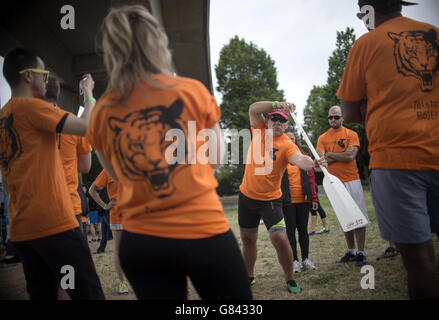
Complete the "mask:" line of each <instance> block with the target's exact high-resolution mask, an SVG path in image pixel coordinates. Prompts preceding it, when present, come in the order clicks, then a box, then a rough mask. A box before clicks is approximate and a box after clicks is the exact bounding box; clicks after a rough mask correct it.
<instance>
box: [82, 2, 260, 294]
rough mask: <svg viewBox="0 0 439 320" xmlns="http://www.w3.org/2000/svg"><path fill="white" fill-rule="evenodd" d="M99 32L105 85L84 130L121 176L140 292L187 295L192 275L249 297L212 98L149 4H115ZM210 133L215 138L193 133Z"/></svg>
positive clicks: (201, 284)
mask: <svg viewBox="0 0 439 320" xmlns="http://www.w3.org/2000/svg"><path fill="white" fill-rule="evenodd" d="M101 33H102V43H101V50H102V52H103V59H104V64H105V68H106V70H107V73H108V78H109V79H108V87H107V91H106V93H105V95H104V96H103V97H102V98H101V99H99V101H98V102H97V104H96V107H95V109H94V111H93V114H92V116H91V120H90V126H89V129H88V131H87V138H88V139H89V141H90V142H91V143H92V145H93V147H94V148H95V150H96V151H97V153H98V157H99V159H100V161H101V163H102V165H103V167H104V169H105V170H106V171H107V173H108V174H109V175H110V176H111V177H112V178H113V180H114V181H119V182H120V184H121V185H122V188H121V191H119V195H118V206H119V209H120V211H121V216H122V225H123V229H124V230H123V231H122V237H121V243H120V253H119V257H120V264H121V266H122V269H123V271H124V273H125V275H126V277H127V279H128V280H129V282H130V284H131V286H132V288H133V290H134V292H135V293H136V296H137V298H138V299H187V280H186V279H187V277H189V278H190V279H191V281H192V283H193V285H194V287H195V289H196V290H197V292H198V294H199V296H200V297H201V298H202V299H209V300H212V299H251V298H252V295H251V291H250V286H249V283H248V278H247V272H246V269H245V265H244V260H243V258H242V255H241V252H240V250H239V246H238V244H237V242H236V239H235V237H234V235H233V233H232V231H231V229H230V226H229V224H228V221H227V219H226V218H225V216H224V212H223V209H222V205H221V203H220V201H219V198H218V195H217V193H216V187H217V185H218V184H217V181H216V179H215V177H214V175H213V170H212V168H215V167H216V166H217V165H218V164H219V162H220V160H221V157H220V156H221V154H223V152H224V142H223V138H222V133H221V130H220V128H219V125H218V121H219V119H220V109H219V107H218V105H217V103H216V100H215V98H214V97H213V96H212V95H211V94H210V93H209V91H208V90H207V89H206V88H205V87H204V86H203V85H202V84H201V83H200V82H199V81H197V80H194V79H189V78H183V77H177V76H173V71H172V57H171V52H170V50H169V48H168V39H167V36H166V34H165V33H164V32H163V31H162V30H161V26H160V25H159V23H158V22H157V20H156V19H155V18H154V17H153V16H152V15H151V14H150V13H149V12H148V11H147V10H146V9H145V8H144V7H142V6H126V7H122V8H118V9H112V10H111V11H110V12H109V13H108V15H107V16H106V18H105V19H104V21H103V24H102V26H101ZM201 131H202V132H201ZM206 132H207V133H208V137H209V138H208V142H206V141H205V140H203V141H198V139H196V137H199V136H200V135H199V133H200V134H201V135H202V134H204V133H206ZM206 144H207V145H208V146H209V148H208V150H209V152H208V161H204V160H203V154H204V155H206V152H205V150H204V149H205V148H204V149H203V148H201V147H203V146H204V145H206ZM203 150H204V153H203V152H202V151H203ZM200 155H201V159H200ZM204 158H205V157H204Z"/></svg>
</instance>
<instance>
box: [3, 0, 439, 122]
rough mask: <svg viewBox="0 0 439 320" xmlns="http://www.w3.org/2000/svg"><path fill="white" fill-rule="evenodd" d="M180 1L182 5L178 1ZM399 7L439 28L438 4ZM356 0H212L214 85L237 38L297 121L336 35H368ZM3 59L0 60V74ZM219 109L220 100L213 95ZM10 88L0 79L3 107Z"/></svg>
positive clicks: (322, 74) (429, 0)
mask: <svg viewBox="0 0 439 320" xmlns="http://www.w3.org/2000/svg"><path fill="white" fill-rule="evenodd" d="M182 1H184V0H182ZM413 1H414V2H417V3H419V5H417V6H411V7H403V11H402V12H403V15H405V16H407V17H410V18H413V19H416V20H420V21H424V22H428V23H431V24H433V25H435V26H439V17H438V13H439V0H418V1H415V0H413ZM358 11H359V8H358V5H357V0H332V1H331V0H307V1H303V0H302V1H299V0H210V17H209V19H210V26H209V29H210V30H209V31H210V34H209V35H210V53H211V58H210V60H211V61H210V62H211V69H212V82H213V85H214V88H215V87H216V86H217V83H216V75H215V69H214V68H215V65H216V64H218V60H219V54H220V51H221V49H222V48H223V47H224V45H226V44H227V43H228V42H229V41H230V39H231V38H233V37H234V36H235V35H238V36H239V37H240V38H244V39H245V40H246V41H247V42H253V43H254V44H255V45H257V46H258V47H259V48H263V49H264V50H265V51H266V52H267V53H268V54H269V55H270V56H271V58H272V59H273V60H274V61H275V66H276V68H277V72H278V77H277V79H278V82H279V89H283V90H284V91H285V97H286V100H287V101H289V102H293V103H295V105H296V107H297V111H298V113H297V114H298V117H299V119H301V120H303V108H304V106H305V104H306V100H307V98H308V95H309V93H310V91H311V89H312V87H313V85H323V84H325V83H326V79H327V70H328V58H329V57H330V56H331V54H332V52H333V51H334V49H335V42H336V35H337V34H336V32H337V31H344V30H346V27H351V28H354V30H355V34H356V36H357V38H359V37H360V36H361V35H363V34H364V33H366V32H367V30H366V27H365V26H364V25H363V23H362V21H361V20H359V19H358V18H357V17H356V15H355V14H356V13H357V12H358ZM2 66H3V59H2V58H1V57H0V70H2V69H3V68H2ZM214 95H215V97H216V99H217V100H218V103H219V104H220V103H221V95H220V94H219V93H218V92H216V90H215V92H214ZM9 97H10V91H9V87H8V85H7V84H6V82H5V81H4V78H3V75H1V76H0V99H1V105H2V106H3V105H4V104H5V103H6V102H7V100H8V99H9Z"/></svg>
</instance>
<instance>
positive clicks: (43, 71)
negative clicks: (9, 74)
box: [18, 68, 50, 83]
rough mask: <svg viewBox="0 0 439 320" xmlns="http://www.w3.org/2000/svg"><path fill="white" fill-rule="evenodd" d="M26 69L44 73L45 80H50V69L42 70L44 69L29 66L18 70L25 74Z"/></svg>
mask: <svg viewBox="0 0 439 320" xmlns="http://www.w3.org/2000/svg"><path fill="white" fill-rule="evenodd" d="M26 71H30V72H35V73H42V74H43V75H44V82H46V83H47V82H48V81H49V74H50V71H48V70H42V69H34V68H28V69H23V70H21V71H20V72H18V73H19V74H23V73H25V72H26Z"/></svg>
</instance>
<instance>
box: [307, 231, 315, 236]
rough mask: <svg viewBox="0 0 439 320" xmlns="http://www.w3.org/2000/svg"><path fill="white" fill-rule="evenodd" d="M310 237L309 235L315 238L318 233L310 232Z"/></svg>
mask: <svg viewBox="0 0 439 320" xmlns="http://www.w3.org/2000/svg"><path fill="white" fill-rule="evenodd" d="M308 235H309V236H315V235H316V232H315V231H313V232H310V233H308Z"/></svg>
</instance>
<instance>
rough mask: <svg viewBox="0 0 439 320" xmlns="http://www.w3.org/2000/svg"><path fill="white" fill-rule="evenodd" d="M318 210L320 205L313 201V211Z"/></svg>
mask: <svg viewBox="0 0 439 320" xmlns="http://www.w3.org/2000/svg"><path fill="white" fill-rule="evenodd" d="M318 208H319V203H318V202H314V201H313V202H312V209H313V210H314V211H316V210H317V209H318Z"/></svg>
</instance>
